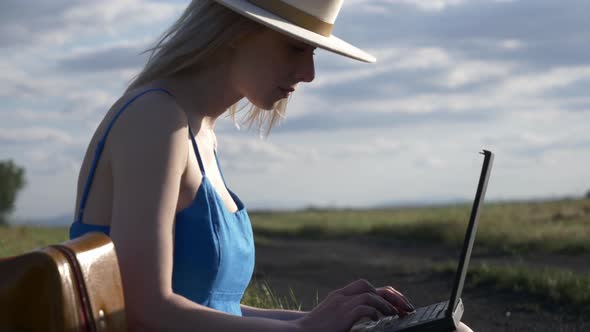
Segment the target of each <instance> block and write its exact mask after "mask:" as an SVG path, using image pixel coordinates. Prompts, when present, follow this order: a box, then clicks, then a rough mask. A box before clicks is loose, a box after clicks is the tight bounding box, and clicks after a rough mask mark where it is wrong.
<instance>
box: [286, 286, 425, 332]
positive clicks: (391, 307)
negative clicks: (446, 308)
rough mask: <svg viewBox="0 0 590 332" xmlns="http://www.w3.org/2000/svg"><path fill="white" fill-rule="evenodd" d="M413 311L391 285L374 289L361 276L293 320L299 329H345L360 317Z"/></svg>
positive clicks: (335, 330)
mask: <svg viewBox="0 0 590 332" xmlns="http://www.w3.org/2000/svg"><path fill="white" fill-rule="evenodd" d="M412 311H414V308H413V307H412V306H411V304H410V303H409V302H408V301H407V299H406V298H405V297H404V296H403V295H402V294H401V293H400V292H398V291H396V290H395V289H394V288H393V287H390V286H387V287H382V288H379V289H375V287H373V286H372V285H371V284H370V283H369V282H368V281H366V280H363V279H360V280H357V281H355V282H352V283H350V284H348V285H347V286H345V287H343V288H341V289H337V290H335V291H332V292H331V293H330V294H328V296H327V297H326V298H325V299H324V300H323V301H322V302H321V303H320V304H318V305H317V306H316V307H315V308H314V309H313V310H312V311H311V312H309V313H308V314H307V315H305V316H304V317H302V318H299V319H297V320H296V321H294V323H295V324H296V325H297V327H298V328H299V330H300V331H305V332H307V331H326V332H332V331H334V332H341V331H348V330H350V328H351V327H352V325H353V324H354V323H356V322H357V321H359V320H360V319H361V318H363V317H370V318H372V319H374V320H377V319H378V318H379V314H382V315H385V316H392V315H405V314H407V313H408V312H412Z"/></svg>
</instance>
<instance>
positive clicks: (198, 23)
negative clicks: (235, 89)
mask: <svg viewBox="0 0 590 332" xmlns="http://www.w3.org/2000/svg"><path fill="white" fill-rule="evenodd" d="M262 28H263V26H262V25H260V24H258V23H257V22H255V21H253V20H251V19H248V18H246V17H244V16H242V15H239V14H237V13H235V12H233V11H232V10H230V9H228V8H226V7H224V6H222V5H220V4H218V3H216V2H214V1H212V0H193V1H191V3H190V4H189V5H188V7H187V8H186V9H185V11H184V13H183V14H182V15H181V16H180V18H178V20H176V22H174V24H172V26H171V27H170V28H168V29H167V30H166V31H165V32H164V33H163V34H162V36H161V37H160V38H159V39H158V41H157V42H156V44H155V46H153V47H150V48H148V49H147V50H145V51H143V52H141V53H140V54H144V53H147V52H151V53H150V56H149V58H148V61H147V63H146V65H145V66H144V68H143V69H142V71H141V72H140V73H139V74H138V75H136V76H135V77H134V78H132V79H131V81H130V83H129V86H128V88H127V92H128V91H130V90H132V89H134V88H137V87H138V86H140V85H142V84H145V83H148V82H150V81H152V80H155V79H158V78H162V77H167V76H170V75H173V74H177V73H179V72H182V71H185V70H191V69H193V68H196V67H198V66H199V65H200V63H201V61H202V60H204V59H206V58H207V57H208V56H210V55H212V54H213V53H214V52H215V51H216V50H218V49H220V48H222V47H223V46H225V45H228V44H229V43H231V42H232V41H234V40H235V39H236V38H238V37H239V36H240V35H243V34H244V33H246V34H248V33H250V32H255V31H258V30H260V29H262ZM237 106H238V105H237V103H236V104H234V105H232V106H230V108H229V109H228V111H229V116H230V117H231V118H232V120H233V121H234V124H235V125H236V127H238V128H239V125H238V121H237V119H236V115H237V113H238V112H239V111H241V110H242V109H243V108H244V107H246V106H247V105H244V106H243V107H241V108H240V109H239V110H238V109H237ZM286 108H287V100H286V99H282V100H280V101H279V102H278V103H277V104H276V106H275V108H274V109H273V110H272V111H270V110H264V109H261V108H259V107H257V106H255V105H254V104H251V107H250V109H249V110H248V112H247V113H246V115H245V116H243V117H242V121H241V122H242V123H244V124H246V125H247V126H248V128H250V127H252V126H253V125H256V126H257V127H258V129H259V133H260V135H262V133H263V132H264V134H265V135H268V134H269V133H270V130H271V129H272V127H273V126H274V125H275V124H277V123H278V121H279V120H280V119H281V118H284V114H285V110H286ZM265 124H266V128H264V126H265Z"/></svg>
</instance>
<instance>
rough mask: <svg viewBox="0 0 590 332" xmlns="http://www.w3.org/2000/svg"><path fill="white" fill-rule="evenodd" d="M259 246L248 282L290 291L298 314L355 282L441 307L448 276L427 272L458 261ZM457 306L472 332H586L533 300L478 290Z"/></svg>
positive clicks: (328, 247)
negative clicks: (361, 280)
mask: <svg viewBox="0 0 590 332" xmlns="http://www.w3.org/2000/svg"><path fill="white" fill-rule="evenodd" d="M260 242H262V243H259V244H257V247H256V269H255V276H254V277H255V278H256V279H259V280H267V281H268V282H269V284H270V285H271V287H272V288H273V290H275V291H276V293H277V294H278V295H279V296H288V295H289V289H290V288H291V289H292V290H293V292H294V294H296V296H297V299H298V300H299V301H300V302H301V303H302V305H303V308H302V309H303V310H310V309H311V308H312V307H313V305H314V304H315V301H316V297H318V298H319V300H320V301H321V299H323V298H324V297H325V296H326V295H327V294H328V292H329V291H331V290H333V289H336V288H340V287H342V286H344V285H346V284H348V283H349V282H351V281H354V280H356V279H358V278H365V279H367V280H369V281H370V282H371V283H372V284H373V285H375V286H384V285H391V286H393V287H395V288H396V289H398V290H400V291H401V292H403V293H404V294H405V295H406V296H407V297H408V298H410V300H411V301H412V303H413V304H414V306H416V307H419V306H422V305H426V304H430V303H433V302H435V301H443V300H446V299H448V298H449V296H450V292H451V284H452V276H449V275H442V274H437V273H435V272H433V271H432V265H433V263H437V262H442V261H448V260H452V259H455V260H456V257H458V251H451V250H448V249H441V248H437V247H432V246H430V247H428V246H426V245H424V244H408V243H400V242H396V241H388V242H387V243H385V242H381V243H377V242H375V241H374V240H368V239H354V240H300V239H289V238H272V239H269V240H265V241H260ZM482 259H486V260H488V261H490V260H494V261H500V262H513V263H515V264H516V263H519V264H530V265H531V266H533V265H534V266H537V265H539V266H545V265H552V264H558V265H560V266H564V267H572V268H574V269H576V270H582V271H585V270H587V269H590V268H589V267H588V264H587V263H586V264H584V263H583V262H587V259H588V257H577V258H576V257H573V258H572V257H569V256H563V257H557V256H555V257H550V256H547V255H541V256H535V255H531V256H530V257H521V258H520V259H518V260H515V259H514V258H513V257H504V256H502V255H492V256H490V254H489V253H487V254H484V253H477V252H476V253H474V256H473V257H472V262H475V263H477V262H478V261H481V260H482ZM468 277H469V276H468ZM462 299H463V302H464V303H465V314H464V316H463V322H465V323H466V324H467V325H469V326H470V327H471V328H472V329H473V330H474V331H590V317H584V316H580V315H572V314H568V313H566V312H565V310H564V309H562V308H557V307H553V306H551V305H548V304H547V303H543V301H542V300H539V299H535V298H528V297H525V296H522V295H519V294H514V293H511V292H497V291H495V290H492V289H486V288H482V287H479V288H474V289H470V288H468V289H466V290H464V292H463V296H462Z"/></svg>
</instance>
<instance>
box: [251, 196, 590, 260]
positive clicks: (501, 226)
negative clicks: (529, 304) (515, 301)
mask: <svg viewBox="0 0 590 332" xmlns="http://www.w3.org/2000/svg"><path fill="white" fill-rule="evenodd" d="M470 209H471V206H470V204H463V205H453V206H440V207H419V208H395V209H382V210H337V211H334V210H325V211H322V210H308V211H299V212H277V213H273V212H260V213H254V214H253V217H252V219H253V224H254V228H255V231H256V233H257V234H264V235H282V236H297V237H304V238H310V239H314V238H315V239H318V238H330V237H332V238H333V237H344V238H346V237H354V236H358V235H367V236H375V237H384V238H396V239H411V240H413V241H415V240H424V241H428V242H430V243H438V244H443V245H449V246H452V247H457V246H458V245H460V244H461V241H462V239H463V237H464V235H465V229H466V225H467V221H468V219H469V213H470ZM477 247H478V248H488V249H491V250H495V251H502V252H508V253H520V252H530V251H543V252H557V253H590V200H589V199H584V200H560V201H550V202H523V203H492V204H486V205H485V206H484V208H483V209H482V213H481V218H480V222H479V228H478V232H477Z"/></svg>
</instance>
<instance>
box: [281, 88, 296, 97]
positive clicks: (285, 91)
mask: <svg viewBox="0 0 590 332" xmlns="http://www.w3.org/2000/svg"><path fill="white" fill-rule="evenodd" d="M279 91H280V92H281V95H282V96H283V98H287V97H289V96H290V95H291V93H292V92H293V91H295V89H293V88H287V89H284V88H281V87H279Z"/></svg>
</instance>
